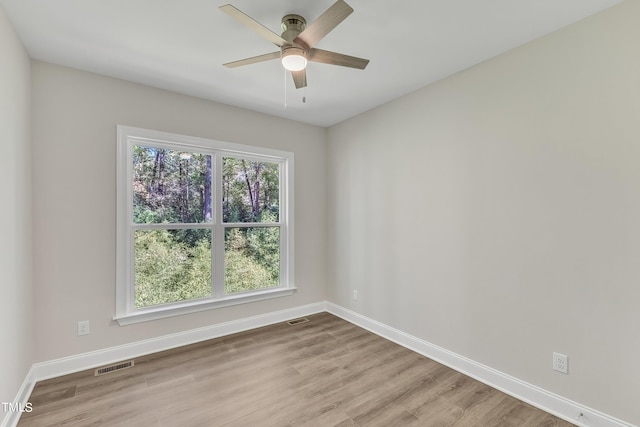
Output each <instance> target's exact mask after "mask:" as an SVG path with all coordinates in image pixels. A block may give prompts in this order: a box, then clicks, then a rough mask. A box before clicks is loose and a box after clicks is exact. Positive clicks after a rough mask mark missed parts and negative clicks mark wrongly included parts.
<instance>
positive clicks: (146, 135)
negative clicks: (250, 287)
mask: <svg viewBox="0 0 640 427" xmlns="http://www.w3.org/2000/svg"><path fill="white" fill-rule="evenodd" d="M117 144H118V146H117V182H116V185H117V189H116V190H117V202H116V209H117V215H116V218H117V221H116V222H117V224H116V228H117V236H116V313H115V316H114V317H113V319H114V320H116V321H117V322H118V323H119V324H120V325H128V324H132V323H139V322H145V321H149V320H156V319H161V318H165V317H170V316H177V315H182V314H187V313H195V312H198V311H203V310H209V309H214V308H219V307H227V306H231V305H236V304H244V303H249V302H254V301H261V300H265V299H270V298H276V297H281V296H287V295H291V294H293V292H294V291H295V289H296V288H295V286H294V283H293V278H294V259H293V254H294V250H293V242H294V239H293V205H294V203H293V194H294V191H293V182H294V181H293V157H294V156H293V153H291V152H288V151H281V150H274V149H270V148H264V147H256V146H250V145H243V144H235V143H230V142H224V141H216V140H211V139H205V138H198V137H192V136H186V135H179V134H174V133H167V132H160V131H155V130H149V129H141V128H136V127H131V126H122V125H118V126H117ZM135 145H146V146H153V147H158V146H159V147H166V148H170V149H175V150H183V151H188V150H193V151H194V152H198V153H203V154H210V155H212V156H213V159H212V160H213V173H212V178H213V185H212V193H213V194H212V197H211V200H212V212H213V215H212V216H213V218H212V222H211V223H204V224H198V226H202V228H210V229H211V230H212V231H211V233H212V239H213V242H212V264H213V266H215V268H214V269H212V286H213V287H212V296H211V297H208V298H203V299H198V300H192V301H179V302H175V303H170V304H162V305H155V306H149V307H141V308H137V307H135V302H134V290H135V284H134V230H135V226H136V225H135V224H134V223H133V188H132V185H131V182H132V179H133V159H132V153H133V146H135ZM225 155H231V156H234V157H241V158H247V159H254V160H263V161H268V162H277V163H279V164H280V165H281V166H280V216H279V221H278V222H277V223H275V224H277V225H278V226H279V228H280V286H278V287H275V288H268V289H260V290H256V291H247V292H242V293H235V294H229V295H225V294H224V292H223V289H222V287H223V286H224V284H223V283H222V282H223V281H224V269H223V268H220V266H223V265H224V231H225V229H226V228H233V227H238V226H241V227H247V226H250V227H256V226H268V225H273V224H265V225H261V224H256V223H248V224H247V223H223V221H222V203H221V200H219V199H220V194H222V179H221V173H222V172H221V171H222V157H223V156H225Z"/></svg>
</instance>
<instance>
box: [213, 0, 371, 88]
mask: <svg viewBox="0 0 640 427" xmlns="http://www.w3.org/2000/svg"><path fill="white" fill-rule="evenodd" d="M220 10H222V11H223V12H225V13H226V14H228V15H230V16H232V17H233V18H235V19H236V20H237V21H239V22H240V23H242V24H244V25H246V26H247V27H249V28H250V29H252V30H253V31H255V32H256V33H258V35H260V36H262V37H264V38H265V39H267V40H268V41H270V42H271V43H273V44H275V45H276V46H278V47H279V48H280V50H279V51H277V52H271V53H266V54H264V55H258V56H254V57H251V58H246V59H241V60H239V61H233V62H228V63H226V64H223V65H224V66H225V67H229V68H234V67H240V66H242V65H248V64H255V63H257V62H263V61H269V60H271V59H277V58H280V59H281V61H282V66H283V67H284V68H285V69H287V70H289V71H291V76H292V77H293V82H294V84H295V86H296V89H299V88H302V87H305V86H307V71H306V67H307V61H312V62H321V63H323V64H332V65H340V66H343V67H349V68H357V69H360V70H364V69H365V67H366V66H367V64H368V63H369V60H368V59H362V58H357V57H355V56H349V55H344V54H341V53H336V52H331V51H328V50H322V49H316V48H315V47H314V46H315V45H316V44H317V43H318V42H319V41H320V40H322V38H323V37H324V36H326V35H327V34H329V32H330V31H331V30H333V29H334V28H335V27H337V26H338V24H340V23H341V22H342V21H344V19H345V18H346V17H347V16H349V15H350V14H351V13H352V12H353V8H351V6H349V5H348V4H347V3H345V2H344V1H343V0H338V1H337V2H335V3H334V4H333V5H332V6H331V7H329V9H327V10H326V11H325V12H324V13H323V14H322V15H320V17H319V18H318V19H316V20H315V21H313V22H312V23H311V24H310V25H308V26H307V21H306V20H305V19H304V18H303V17H302V16H300V15H286V16H284V17H283V18H282V25H281V27H282V34H281V35H277V34H276V33H274V32H273V31H271V30H269V29H268V28H267V27H265V26H264V25H262V24H260V23H259V22H258V21H256V20H255V19H253V18H251V17H250V16H248V15H246V14H245V13H243V12H241V11H240V10H238V9H236V8H235V7H233V6H232V5H230V4H226V5H224V6H220Z"/></svg>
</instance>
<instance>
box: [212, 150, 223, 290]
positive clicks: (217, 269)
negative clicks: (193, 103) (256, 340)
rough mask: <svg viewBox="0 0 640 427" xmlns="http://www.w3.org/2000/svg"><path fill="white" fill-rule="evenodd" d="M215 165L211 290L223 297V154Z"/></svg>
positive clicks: (216, 159) (218, 155)
mask: <svg viewBox="0 0 640 427" xmlns="http://www.w3.org/2000/svg"><path fill="white" fill-rule="evenodd" d="M214 159H215V166H214V174H213V175H214V178H213V179H214V183H213V185H212V186H211V187H212V191H213V195H212V197H211V203H212V204H213V211H214V212H215V214H214V218H213V224H214V227H213V242H212V244H211V250H212V251H213V254H212V257H211V263H212V266H211V279H212V282H213V288H212V290H211V292H212V295H213V297H214V298H222V297H223V296H224V226H223V218H222V194H223V193H222V156H221V155H220V153H218V154H216V155H215V157H214Z"/></svg>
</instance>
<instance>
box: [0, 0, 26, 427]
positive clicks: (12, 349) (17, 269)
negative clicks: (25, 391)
mask: <svg viewBox="0 0 640 427" xmlns="http://www.w3.org/2000/svg"><path fill="white" fill-rule="evenodd" d="M0 57H1V58H2V60H0V147H1V148H2V153H1V154H0V206H1V208H0V236H1V237H0V328H2V332H0V402H13V401H14V399H15V397H16V393H17V392H18V389H19V388H20V385H21V384H22V382H23V380H24V378H25V376H26V375H27V372H28V371H29V368H30V367H31V363H32V362H33V360H32V347H33V346H32V342H33V335H32V316H33V304H32V288H33V282H32V274H31V158H30V157H31V143H30V126H29V115H30V112H29V109H30V99H31V95H30V92H31V91H30V86H31V81H30V61H29V57H28V56H27V54H26V52H25V50H24V48H23V47H22V43H21V42H20V40H19V39H18V37H17V35H16V33H15V32H14V30H13V27H12V26H11V24H10V23H9V21H8V19H7V16H6V15H5V12H4V9H2V7H0ZM3 415H4V414H3V413H2V412H1V411H0V421H1V419H2V417H3Z"/></svg>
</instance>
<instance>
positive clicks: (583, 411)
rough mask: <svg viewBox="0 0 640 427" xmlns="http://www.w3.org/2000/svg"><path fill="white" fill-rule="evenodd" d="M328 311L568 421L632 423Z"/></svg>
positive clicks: (593, 425) (596, 425) (600, 425)
mask: <svg viewBox="0 0 640 427" xmlns="http://www.w3.org/2000/svg"><path fill="white" fill-rule="evenodd" d="M327 311H328V312H329V313H331V314H334V315H336V316H338V317H341V318H343V319H344V320H346V321H348V322H350V323H353V324H354V325H358V326H360V327H361V328H364V329H366V330H368V331H371V332H373V333H374V334H376V335H380V336H381V337H383V338H386V339H388V340H389V341H393V342H395V343H396V344H399V345H401V346H403V347H405V348H408V349H410V350H413V351H415V352H416V353H419V354H422V355H423V356H426V357H428V358H430V359H433V360H435V361H436V362H439V363H442V364H443V365H446V366H448V367H450V368H452V369H455V370H456V371H458V372H461V373H463V374H465V375H468V376H470V377H472V378H474V379H476V380H478V381H480V382H482V383H484V384H487V385H489V386H491V387H493V388H496V389H498V390H500V391H502V392H504V393H506V394H508V395H510V396H513V397H515V398H516V399H519V400H522V401H524V402H526V403H529V404H530V405H533V406H535V407H537V408H540V409H542V410H543V411H546V412H548V413H550V414H553V415H555V416H557V417H559V418H562V419H564V420H566V421H569V422H570V423H573V424H577V425H578V426H584V427H634V426H633V425H632V424H629V423H627V422H624V421H621V420H618V419H616V418H614V417H611V416H609V415H607V414H603V413H602V412H599V411H597V410H595V409H591V408H588V407H586V406H584V405H581V404H579V403H576V402H573V401H571V400H569V399H566V398H564V397H562V396H559V395H557V394H554V393H551V392H549V391H546V390H544V389H542V388H540V387H537V386H535V385H533V384H529V383H526V382H524V381H521V380H519V379H517V378H515V377H512V376H510V375H507V374H505V373H503V372H500V371H497V370H495V369H493V368H490V367H488V366H485V365H482V364H480V363H478V362H475V361H473V360H471V359H467V358H466V357H464V356H461V355H459V354H456V353H454V352H452V351H449V350H446V349H444V348H442V347H439V346H437V345H434V344H431V343H429V342H427V341H424V340H422V339H420V338H416V337H414V336H412V335H409V334H407V333H405V332H402V331H400V330H398V329H395V328H392V327H390V326H387V325H385V324H383V323H380V322H378V321H376V320H373V319H370V318H368V317H366V316H363V315H361V314H359V313H356V312H355V311H352V310H349V309H346V308H344V307H341V306H338V305H336V304H333V303H330V302H327Z"/></svg>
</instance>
